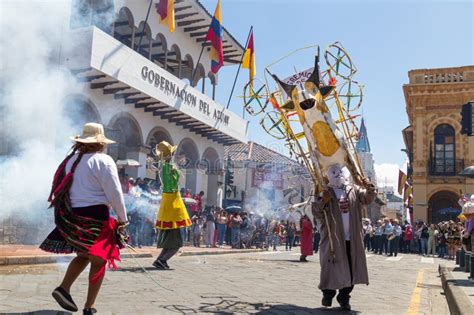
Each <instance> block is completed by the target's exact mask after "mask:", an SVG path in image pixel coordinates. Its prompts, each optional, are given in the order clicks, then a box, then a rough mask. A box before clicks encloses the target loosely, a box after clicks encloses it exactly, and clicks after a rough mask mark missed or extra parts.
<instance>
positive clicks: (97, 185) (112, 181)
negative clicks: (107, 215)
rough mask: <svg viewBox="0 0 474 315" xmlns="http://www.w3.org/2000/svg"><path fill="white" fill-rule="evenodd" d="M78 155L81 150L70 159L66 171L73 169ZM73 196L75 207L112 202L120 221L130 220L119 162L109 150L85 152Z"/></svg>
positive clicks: (75, 173)
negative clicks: (108, 153)
mask: <svg viewBox="0 0 474 315" xmlns="http://www.w3.org/2000/svg"><path fill="white" fill-rule="evenodd" d="M77 157H78V154H75V155H74V156H72V157H71V159H70V160H69V161H68V163H67V165H66V172H69V171H70V170H71V167H72V165H73V163H74V161H76V159H77ZM69 197H70V199H71V206H72V207H73V208H78V207H88V206H93V205H99V204H105V205H110V206H111V207H112V209H113V210H114V211H115V213H116V214H117V217H118V219H119V221H122V222H125V221H127V211H126V209H125V203H124V200H123V194H122V187H121V185H120V181H119V177H118V171H117V166H116V165H115V162H114V160H113V159H112V158H111V157H110V156H109V155H107V154H105V153H87V154H84V155H83V156H82V159H81V161H80V162H79V164H78V165H77V168H76V171H75V172H74V177H73V181H72V186H71V189H70V190H69Z"/></svg>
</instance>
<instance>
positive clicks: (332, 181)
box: [326, 164, 349, 188]
mask: <svg viewBox="0 0 474 315" xmlns="http://www.w3.org/2000/svg"><path fill="white" fill-rule="evenodd" d="M326 176H327V179H328V186H329V187H332V188H343V187H344V186H346V185H347V184H348V183H349V178H348V176H347V175H346V174H345V172H344V170H343V166H342V165H340V164H333V165H331V166H329V168H328V171H327V173H326Z"/></svg>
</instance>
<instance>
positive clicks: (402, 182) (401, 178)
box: [398, 170, 407, 196]
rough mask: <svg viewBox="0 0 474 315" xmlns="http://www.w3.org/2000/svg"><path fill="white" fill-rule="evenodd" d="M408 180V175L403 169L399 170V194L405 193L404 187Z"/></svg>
mask: <svg viewBox="0 0 474 315" xmlns="http://www.w3.org/2000/svg"><path fill="white" fill-rule="evenodd" d="M406 181H407V175H406V174H405V173H403V172H402V171H401V170H398V194H399V195H400V196H401V195H402V194H403V187H404V185H405V183H406Z"/></svg>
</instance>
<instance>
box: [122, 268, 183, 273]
mask: <svg viewBox="0 0 474 315" xmlns="http://www.w3.org/2000/svg"><path fill="white" fill-rule="evenodd" d="M143 269H145V270H146V271H173V270H174V269H173V268H170V269H157V268H155V267H143ZM143 269H142V268H141V267H120V268H119V269H117V270H114V271H113V272H143Z"/></svg>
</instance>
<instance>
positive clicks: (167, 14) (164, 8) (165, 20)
mask: <svg viewBox="0 0 474 315" xmlns="http://www.w3.org/2000/svg"><path fill="white" fill-rule="evenodd" d="M150 1H152V0H150ZM155 6H156V12H157V13H158V16H159V18H160V24H164V25H167V26H168V30H169V31H170V33H173V32H174V24H175V23H174V0H160V2H158V3H157V4H156V5H155Z"/></svg>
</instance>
